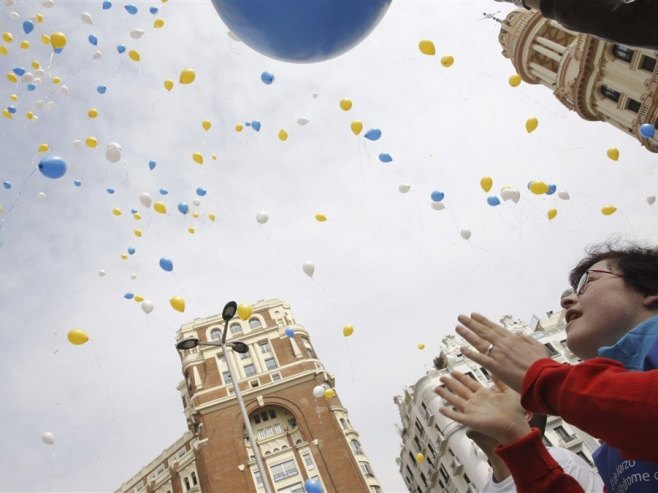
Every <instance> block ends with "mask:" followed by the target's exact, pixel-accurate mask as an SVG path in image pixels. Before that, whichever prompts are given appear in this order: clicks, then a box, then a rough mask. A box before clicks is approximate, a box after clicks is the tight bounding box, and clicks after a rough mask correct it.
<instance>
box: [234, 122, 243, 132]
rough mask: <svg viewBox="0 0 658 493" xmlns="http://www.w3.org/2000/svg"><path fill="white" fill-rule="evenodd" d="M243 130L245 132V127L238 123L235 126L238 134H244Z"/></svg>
mask: <svg viewBox="0 0 658 493" xmlns="http://www.w3.org/2000/svg"><path fill="white" fill-rule="evenodd" d="M243 130H244V127H243V126H242V125H241V124H240V123H238V124H237V125H236V126H235V131H236V132H242V131H243Z"/></svg>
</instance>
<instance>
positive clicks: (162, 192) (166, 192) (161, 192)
mask: <svg viewBox="0 0 658 493" xmlns="http://www.w3.org/2000/svg"><path fill="white" fill-rule="evenodd" d="M168 193H169V190H167V189H166V188H161V189H160V195H167V194H168Z"/></svg>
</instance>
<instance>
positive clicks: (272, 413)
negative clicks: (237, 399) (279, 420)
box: [267, 409, 276, 419]
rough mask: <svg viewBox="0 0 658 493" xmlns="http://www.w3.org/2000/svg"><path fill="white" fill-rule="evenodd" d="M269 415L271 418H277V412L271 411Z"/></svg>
mask: <svg viewBox="0 0 658 493" xmlns="http://www.w3.org/2000/svg"><path fill="white" fill-rule="evenodd" d="M267 413H268V414H269V415H270V418H272V419H274V418H276V411H275V410H274V409H270V410H269V411H267Z"/></svg>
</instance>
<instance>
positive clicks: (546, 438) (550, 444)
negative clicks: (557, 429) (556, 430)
mask: <svg viewBox="0 0 658 493" xmlns="http://www.w3.org/2000/svg"><path fill="white" fill-rule="evenodd" d="M541 440H542V442H544V445H545V446H546V447H552V446H553V444H552V443H551V441H550V440H549V439H548V437H547V436H546V435H542V437H541Z"/></svg>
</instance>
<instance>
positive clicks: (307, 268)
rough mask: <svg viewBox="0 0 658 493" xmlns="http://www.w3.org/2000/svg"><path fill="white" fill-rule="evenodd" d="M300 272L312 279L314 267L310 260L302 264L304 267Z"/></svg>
mask: <svg viewBox="0 0 658 493" xmlns="http://www.w3.org/2000/svg"><path fill="white" fill-rule="evenodd" d="M302 270H303V271H304V274H306V275H307V276H308V277H313V273H314V272H315V265H313V262H311V261H310V260H307V261H306V262H304V265H303V266H302Z"/></svg>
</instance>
